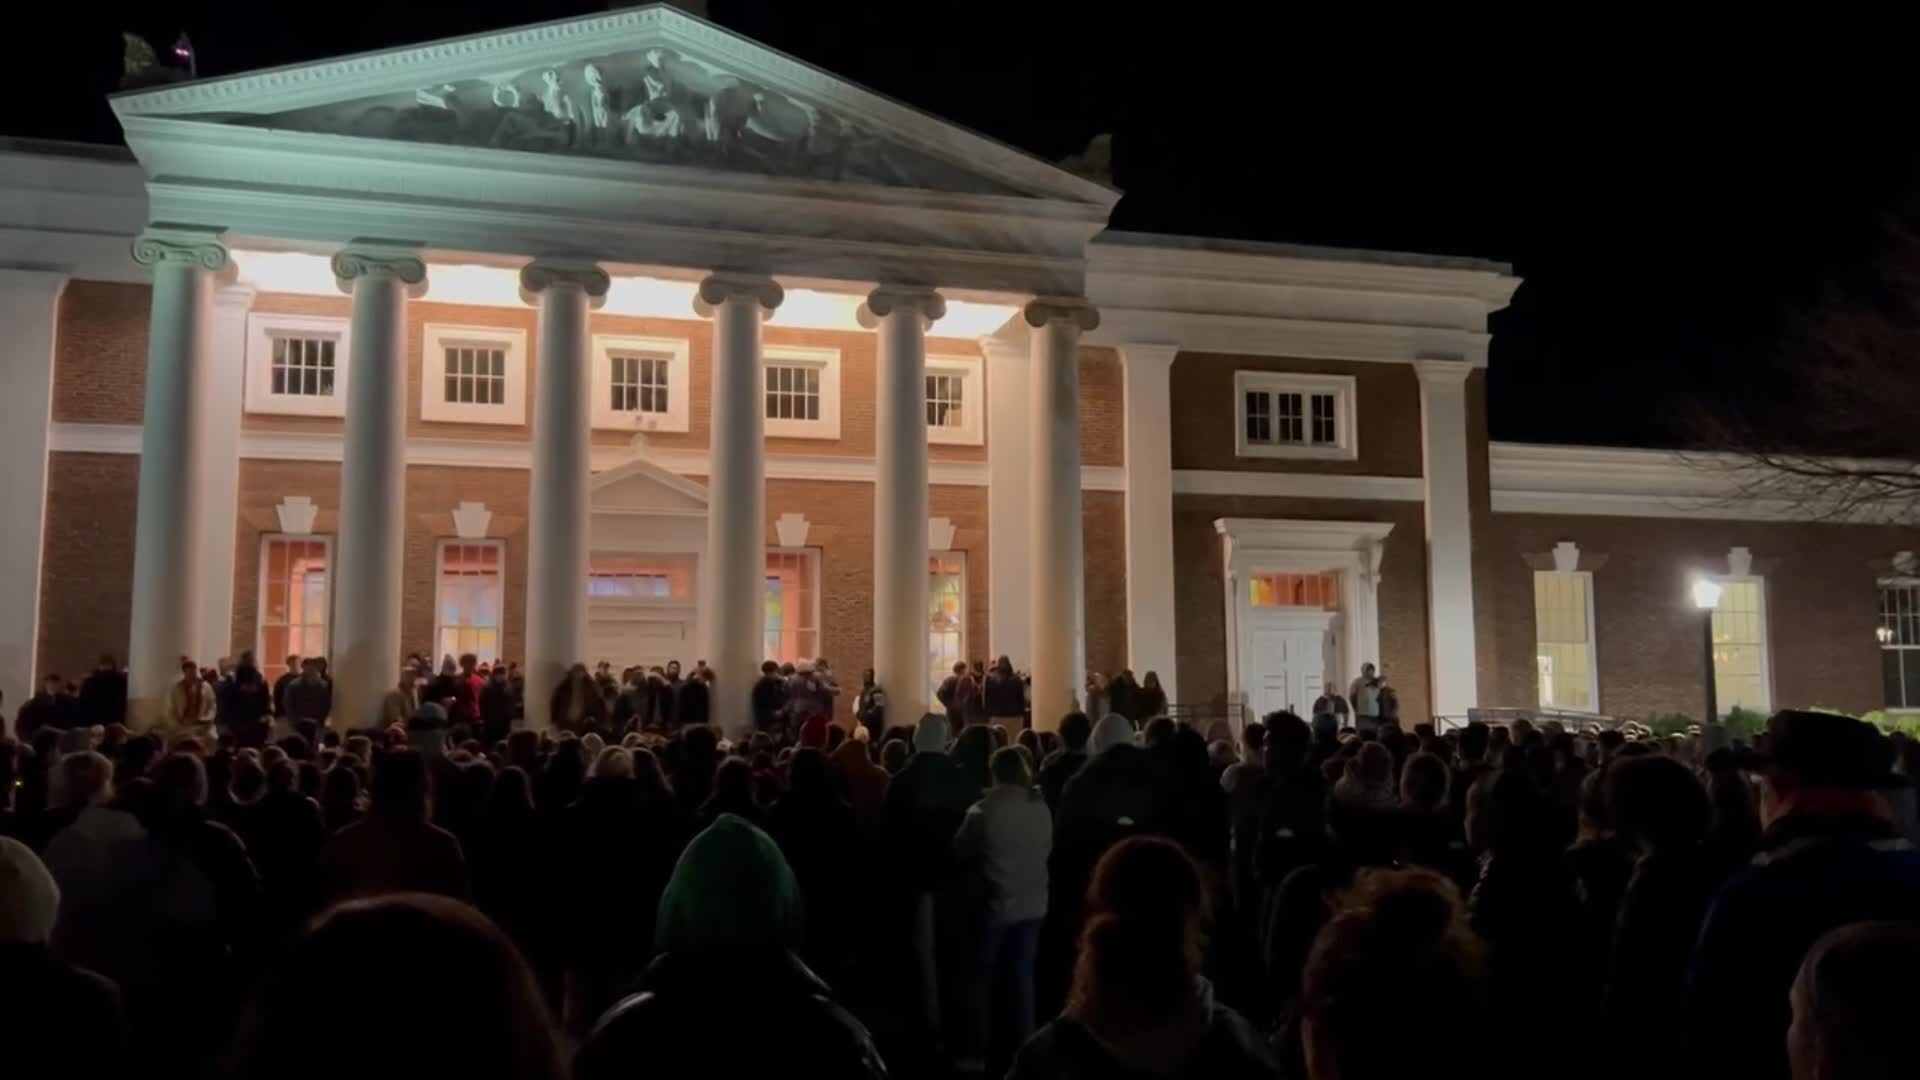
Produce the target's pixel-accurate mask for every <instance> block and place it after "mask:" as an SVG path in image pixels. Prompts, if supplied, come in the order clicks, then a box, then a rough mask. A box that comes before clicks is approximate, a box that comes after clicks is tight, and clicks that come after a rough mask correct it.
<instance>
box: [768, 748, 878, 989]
mask: <svg viewBox="0 0 1920 1080" xmlns="http://www.w3.org/2000/svg"><path fill="white" fill-rule="evenodd" d="M767 832H768V833H769V834H771V835H772V837H773V839H774V842H775V843H777V844H779V845H780V853H781V854H782V855H783V856H785V858H786V861H787V865H788V866H789V867H791V868H792V870H793V875H794V878H795V880H796V881H798V883H799V885H800V893H801V897H802V899H803V900H804V901H805V905H806V906H805V910H806V913H807V927H806V933H805V935H804V937H803V939H802V947H801V950H800V955H801V958H802V959H804V960H805V961H806V962H807V966H808V967H811V968H812V969H814V970H815V971H816V972H820V973H821V974H822V975H823V976H826V977H829V978H832V977H836V976H837V975H838V974H839V972H840V957H841V956H842V955H843V953H844V952H845V950H846V948H847V945H848V940H849V933H850V931H851V929H852V927H851V926H850V925H849V923H848V920H847V916H848V915H849V914H850V913H851V912H852V910H853V906H854V903H855V894H854V893H853V891H852V889H853V887H854V886H855V885H857V884H858V882H859V862H858V861H857V859H856V858H855V854H856V850H857V849H856V844H857V842H858V836H859V833H858V831H857V829H856V826H855V820H854V816H853V809H852V808H851V807H849V806H848V805H847V801H846V799H845V798H844V797H843V796H842V795H841V794H840V791H839V789H838V788H836V787H835V785H834V782H833V773H832V771H831V770H830V769H829V768H828V766H827V758H826V755H824V754H823V753H821V752H820V751H819V750H815V749H811V748H803V749H801V750H800V751H798V752H797V753H795V754H794V755H793V760H792V761H790V762H789V763H788V764H787V790H786V792H785V793H784V794H782V795H781V796H780V797H779V799H778V800H777V801H775V802H774V804H773V805H772V807H770V808H769V809H768V811H767Z"/></svg>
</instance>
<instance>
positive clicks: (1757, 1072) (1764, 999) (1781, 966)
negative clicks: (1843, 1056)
mask: <svg viewBox="0 0 1920 1080" xmlns="http://www.w3.org/2000/svg"><path fill="white" fill-rule="evenodd" d="M1767 734H1768V747H1767V752H1766V755H1765V757H1764V758H1762V759H1758V760H1756V761H1755V762H1754V763H1753V764H1754V765H1755V767H1756V768H1759V769H1761V770H1762V772H1763V781H1762V788H1761V796H1762V799H1761V821H1762V825H1763V827H1764V832H1763V833H1762V835H1761V839H1760V854H1759V855H1758V856H1757V857H1756V858H1755V860H1754V862H1753V864H1752V865H1751V866H1749V867H1748V868H1747V869H1745V870H1744V871H1742V872H1741V873H1739V874H1738V875H1736V876H1735V877H1734V878H1733V879H1732V880H1731V881H1729V882H1727V884H1726V886H1725V887H1724V888H1722V889H1721V890H1720V892H1719V893H1718V894H1717V895H1716V896H1715V897H1714V900H1713V902H1712V905H1711V906H1710V907H1709V909H1708V912H1707V917H1706V921H1705V923H1704V924H1703V925H1702V927H1701V930H1700V937H1699V941H1698V942H1697V943H1696V945H1695V947H1694V952H1693V958H1692V961H1691V967H1690V971H1689V977H1688V986H1687V999H1688V1005H1689V1014H1690V1016H1691V1017H1692V1018H1693V1024H1692V1027H1691V1029H1690V1034H1691V1035H1692V1036H1693V1038H1694V1039H1695V1042H1694V1043H1693V1048H1694V1055H1693V1062H1694V1067H1695V1069H1696V1070H1707V1071H1714V1072H1718V1073H1720V1074H1721V1075H1727V1076H1743V1077H1754V1078H1766V1080H1772V1078H1775V1077H1784V1076H1786V1075H1787V1073H1788V1064H1787V1060H1786V1054H1785V1049H1784V1048H1785V1045H1786V1031H1787V1026H1788V1023H1789V1020H1790V1016H1789V1012H1788V1006H1787V993H1788V990H1789V988H1790V986H1791V984H1792V982H1793V978H1794V974H1795V972H1796V971H1798V970H1799V967H1800V965H1801V963H1802V962H1803V961H1804V959H1805V958H1806V955H1807V952H1808V951H1809V950H1810V949H1811V948H1812V947H1813V944H1814V942H1816V941H1817V940H1819V938H1820V937H1821V935H1823V934H1825V933H1826V932H1827V931H1829V930H1832V929H1835V928H1836V927H1839V926H1844V925H1846V924H1848V923H1855V922H1872V921H1879V920H1887V921H1893V922H1900V923H1907V924H1913V923H1915V922H1916V921H1920V853H1916V852H1915V851H1914V850H1913V849H1912V846H1911V845H1910V844H1908V843H1907V842H1906V839H1905V837H1903V836H1901V835H1900V832H1899V829H1898V826H1897V825H1896V824H1895V823H1894V822H1893V820H1892V818H1891V813H1890V811H1889V810H1888V808H1887V802H1886V800H1885V799H1884V798H1883V797H1882V796H1881V795H1880V789H1881V788H1883V787H1885V786H1889V785H1892V784H1894V783H1897V782H1898V779H1899V778H1898V777H1896V776H1894V775H1893V774H1892V771H1891V765H1892V761H1891V752H1890V749H1889V747H1888V746H1887V743H1886V740H1885V739H1884V738H1883V737H1881V735H1880V734H1879V732H1877V731H1876V730H1874V728H1873V727H1872V726H1871V725H1869V724H1865V723H1862V722H1861V721H1858V720H1855V719H1853V718H1851V717H1846V716H1839V715H1836V714H1831V713H1819V712H1808V711H1801V710H1792V709H1789V710H1783V711H1781V712H1778V713H1776V714H1774V716H1773V718H1772V720H1770V721H1769V723H1768V732H1767ZM1702 1074H1703V1075H1704V1072H1703V1073H1702Z"/></svg>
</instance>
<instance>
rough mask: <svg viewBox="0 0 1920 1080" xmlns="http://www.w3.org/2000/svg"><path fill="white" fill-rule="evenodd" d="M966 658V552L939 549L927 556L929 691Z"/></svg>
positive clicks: (937, 686)
mask: <svg viewBox="0 0 1920 1080" xmlns="http://www.w3.org/2000/svg"><path fill="white" fill-rule="evenodd" d="M966 658H967V555H966V552H963V551H939V552H935V553H934V554H932V555H929V556H928V557H927V675H928V678H930V679H931V680H932V685H930V686H929V687H928V691H929V692H931V691H934V690H938V689H939V688H940V683H941V681H942V680H944V679H945V678H946V677H947V675H948V674H949V673H950V672H952V671H953V665H955V664H957V663H959V662H960V661H962V660H965V659H966ZM929 700H931V698H929Z"/></svg>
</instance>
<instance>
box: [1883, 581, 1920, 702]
mask: <svg viewBox="0 0 1920 1080" xmlns="http://www.w3.org/2000/svg"><path fill="white" fill-rule="evenodd" d="M1875 634H1876V636H1877V637H1879V639H1880V671H1881V676H1882V680H1883V682H1884V685H1885V687H1886V703H1887V708H1889V709H1920V578H1889V579H1886V580H1883V581H1881V582H1880V625H1879V626H1878V627H1876V628H1875Z"/></svg>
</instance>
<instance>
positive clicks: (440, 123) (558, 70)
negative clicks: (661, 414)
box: [238, 48, 1019, 194]
mask: <svg viewBox="0 0 1920 1080" xmlns="http://www.w3.org/2000/svg"><path fill="white" fill-rule="evenodd" d="M238 122H240V123H245V124H250V125H254V126H259V127H267V128H275V129H290V130H298V131H313V132H322V133H327V134H335V135H353V136H360V137H365V138H376V139H398V140H404V141H410V142H424V143H445V144H450V145H457V146H482V147H495V148H500V149H508V150H525V151H534V152H539V153H554V154H576V155H584V156H589V157H600V158H611V159H615V160H628V161H639V162H647V163H650V164H665V165H688V166H696V167H703V168H710V169H723V170H729V171H736V172H757V173H765V174H769V175H774V176H781V177H792V178H798V179H818V180H844V181H853V182H860V183H871V184H881V185H886V186H892V187H913V188H922V189H928V190H935V191H952V192H962V193H970V194H1019V192H1015V191H1013V190H1011V189H1009V188H1008V187H1007V186H1006V185H1005V184H1004V183H1001V182H999V181H997V180H995V179H993V178H991V177H984V176H980V175H977V174H975V173H973V172H971V171H969V170H967V169H963V168H960V167H958V166H956V165H953V164H951V163H948V162H945V161H942V160H940V159H938V158H935V157H933V156H932V155H930V154H927V153H925V152H923V151H920V150H917V149H914V148H911V147H908V146H904V145H902V144H901V143H899V142H897V141H894V140H889V139H887V138H885V137H884V136H882V135H880V134H878V133H876V132H873V131H871V130H868V129H866V128H864V127H863V126H862V125H860V124H858V123H855V122H853V121H850V120H848V119H846V118H845V117H842V116H839V115H836V114H835V113H833V112H831V111H829V110H827V109H824V108H820V107H818V106H816V105H813V104H811V103H809V102H806V101H802V100H800V99H798V98H796V97H794V96H792V95H790V94H787V93H784V92H782V91H780V90H777V89H774V88H772V87H769V86H766V85H763V84H760V83H757V82H755V81H754V80H752V79H750V78H746V77H743V76H739V75H735V74H732V73H730V72H727V71H724V70H722V69H721V68H719V67H717V66H715V65H713V64H710V63H707V62H705V61H703V60H699V59H696V58H694V57H691V56H687V55H685V54H684V53H680V52H677V51H675V50H672V49H667V48H649V49H642V50H638V51H634V52H626V53H616V54H612V55H608V56H601V57H596V58H593V59H588V60H577V61H573V62H569V63H565V64H559V65H554V66H548V67H539V68H533V69H529V70H525V71H518V72H514V73H510V74H503V75H497V76H493V77H488V78H478V79H466V80H462V81H459V82H451V83H440V84H436V85H432V86H426V87H421V88H419V89H418V90H416V91H414V92H413V93H412V94H411V95H410V96H409V95H404V94H396V95H387V96H382V97H376V98H367V99H362V100H358V101H352V102H345V103H341V104H337V105H325V106H317V107H313V108H305V109H298V110H295V111H292V112H284V113H277V114H271V115H266V116H254V117H246V118H241V119H239V120H238Z"/></svg>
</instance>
